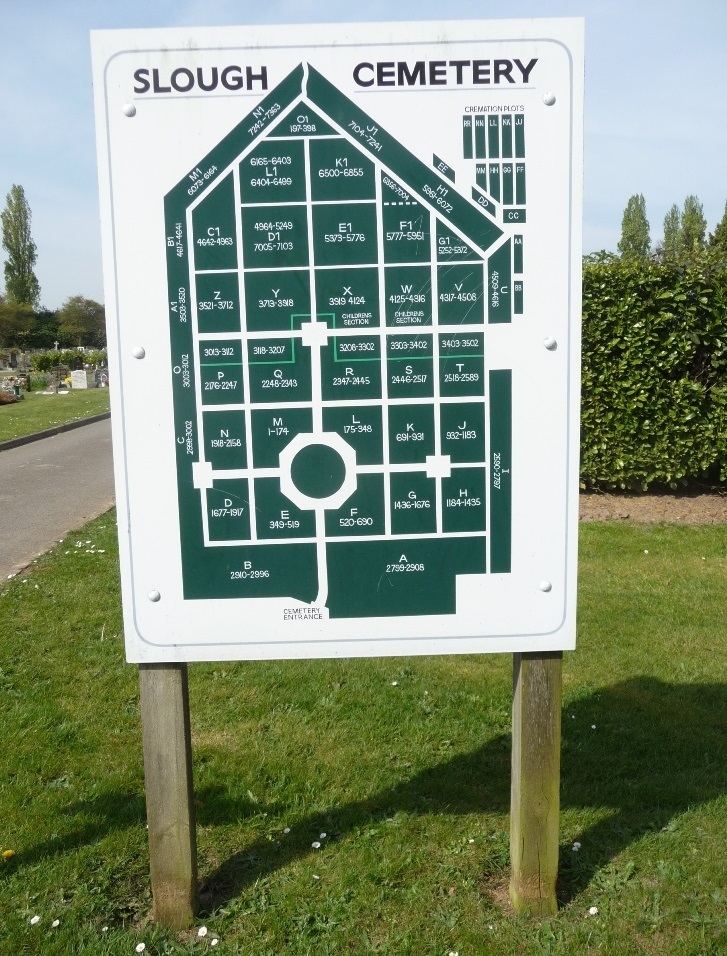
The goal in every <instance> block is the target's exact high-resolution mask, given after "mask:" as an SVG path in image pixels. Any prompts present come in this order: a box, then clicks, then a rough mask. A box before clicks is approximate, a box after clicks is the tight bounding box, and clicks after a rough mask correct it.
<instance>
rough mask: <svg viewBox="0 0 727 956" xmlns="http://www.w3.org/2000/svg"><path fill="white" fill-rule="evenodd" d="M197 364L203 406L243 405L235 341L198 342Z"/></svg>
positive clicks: (239, 347) (239, 354) (238, 348)
mask: <svg viewBox="0 0 727 956" xmlns="http://www.w3.org/2000/svg"><path fill="white" fill-rule="evenodd" d="M199 364H200V369H199V377H200V386H201V389H202V404H203V405H233V404H239V403H240V402H242V401H244V390H243V381H242V343H241V342H240V341H239V339H230V340H225V341H219V340H214V341H209V340H207V341H204V342H200V344H199Z"/></svg>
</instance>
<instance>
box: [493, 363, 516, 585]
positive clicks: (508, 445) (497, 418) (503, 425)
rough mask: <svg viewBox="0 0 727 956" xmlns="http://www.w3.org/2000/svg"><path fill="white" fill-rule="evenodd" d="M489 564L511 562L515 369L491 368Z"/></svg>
mask: <svg viewBox="0 0 727 956" xmlns="http://www.w3.org/2000/svg"><path fill="white" fill-rule="evenodd" d="M489 384H490V388H489V397H490V567H491V570H492V572H493V574H508V573H509V572H510V570H511V565H512V475H511V471H512V371H511V370H510V369H495V370H494V371H492V372H490V383H489Z"/></svg>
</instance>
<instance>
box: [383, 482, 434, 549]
mask: <svg viewBox="0 0 727 956" xmlns="http://www.w3.org/2000/svg"><path fill="white" fill-rule="evenodd" d="M390 504H391V533H392V534H431V533H432V532H434V531H436V530H437V498H436V482H435V479H434V478H427V476H426V475H425V474H422V473H421V472H415V471H404V472H393V473H392V474H391V492H390Z"/></svg>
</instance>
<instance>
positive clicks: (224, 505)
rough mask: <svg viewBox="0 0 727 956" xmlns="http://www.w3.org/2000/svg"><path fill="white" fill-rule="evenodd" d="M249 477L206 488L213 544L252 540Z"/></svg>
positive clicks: (224, 479) (220, 481) (222, 479)
mask: <svg viewBox="0 0 727 956" xmlns="http://www.w3.org/2000/svg"><path fill="white" fill-rule="evenodd" d="M249 495H250V493H249V489H248V484H247V479H246V478H221V479H219V480H218V481H215V482H214V485H213V487H212V488H208V489H207V521H208V525H209V536H210V541H238V540H239V541H244V540H247V539H249V537H250V498H249Z"/></svg>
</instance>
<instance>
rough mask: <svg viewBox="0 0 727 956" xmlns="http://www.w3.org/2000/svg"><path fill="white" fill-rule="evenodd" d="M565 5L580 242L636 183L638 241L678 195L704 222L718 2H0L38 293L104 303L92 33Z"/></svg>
mask: <svg viewBox="0 0 727 956" xmlns="http://www.w3.org/2000/svg"><path fill="white" fill-rule="evenodd" d="M443 12H444V13H446V14H447V16H443ZM574 16H578V17H584V18H585V21H586V97H585V117H584V129H585V147H584V217H583V251H584V252H585V253H589V252H595V251H597V250H599V249H607V250H610V251H615V250H616V244H617V242H618V240H619V236H620V231H621V218H622V216H623V211H624V209H625V207H626V204H627V202H628V199H629V197H630V196H632V195H634V194H636V193H642V194H643V195H644V198H645V200H646V211H647V217H648V219H649V222H650V226H651V238H652V242H653V243H656V242H658V241H659V239H660V238H661V236H662V232H663V221H664V216H665V214H666V213H667V211H668V209H669V208H670V207H671V206H672V205H673V204H674V203H677V204H678V205H679V206H681V205H682V204H683V202H684V199H685V197H686V196H687V195H691V194H694V195H696V196H697V197H698V198H699V200H700V202H701V203H702V205H703V208H704V214H705V217H706V219H707V229H708V231H712V230H713V229H714V228H715V226H716V224H717V223H718V222H719V220H720V219H721V218H722V216H723V214H724V212H725V203H726V201H727V164H726V163H725V154H727V73H726V72H725V69H724V61H725V52H724V42H725V38H726V37H727V5H726V4H725V2H724V0H689V2H687V0H580V2H572V0H562V2H559V0H508V2H507V3H506V4H505V3H502V2H500V3H496V2H494V0H458V2H457V3H456V4H452V3H447V4H443V3H442V2H441V0H396V2H395V3H394V2H392V0H367V2H366V3H365V4H361V5H357V4H353V3H342V2H341V0H335V2H334V0H265V2H260V0H205V2H204V3H200V2H199V0H196V2H189V0H122V2H119V0H113V2H110V0H0V89H1V90H2V95H1V96H0V206H1V205H4V197H5V196H6V195H7V193H8V192H9V190H10V187H11V186H12V185H13V184H18V185H21V186H22V187H23V189H24V190H25V196H26V199H27V201H28V204H29V206H30V209H31V212H32V225H31V232H32V237H33V240H34V241H35V243H36V246H37V250H38V259H37V263H36V270H35V272H36V275H37V277H38V281H39V283H40V288H41V303H42V304H43V306H45V307H46V308H49V309H56V308H59V307H60V306H61V305H62V304H63V302H64V301H65V300H66V299H68V298H69V297H70V296H73V295H83V296H85V297H86V298H89V299H94V300H96V301H98V302H103V301H104V291H103V277H102V270H101V227H100V222H99V205H98V178H97V172H96V145H95V130H94V115H93V89H92V76H91V54H90V41H89V32H90V31H91V30H92V29H120V28H124V29H137V28H139V29H141V28H149V27H200V26H225V25H243V24H253V23H272V24H275V23H280V24H285V23H291V24H293V23H315V22H320V23H335V22H342V21H351V22H360V21H381V20H403V21H411V20H441V19H447V18H452V19H498V18H508V19H518V18H531V17H574ZM0 258H4V254H3V251H2V250H0ZM2 288H3V280H2V277H0V290H2Z"/></svg>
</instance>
